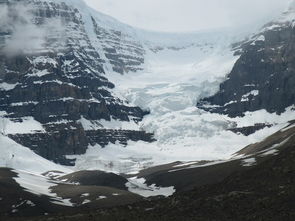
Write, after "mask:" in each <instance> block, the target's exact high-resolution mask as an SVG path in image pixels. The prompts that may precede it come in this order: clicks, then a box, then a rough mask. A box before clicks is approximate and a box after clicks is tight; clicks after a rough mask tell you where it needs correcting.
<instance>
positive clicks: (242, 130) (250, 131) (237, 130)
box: [228, 123, 272, 136]
mask: <svg viewBox="0 0 295 221" xmlns="http://www.w3.org/2000/svg"><path fill="white" fill-rule="evenodd" d="M271 126H272V125H271V124H262V123H260V124H259V123H258V124H255V125H254V126H248V127H236V128H230V129H228V130H229V131H232V132H234V133H237V134H243V135H245V136H249V135H251V134H254V133H255V132H256V131H258V130H262V129H264V128H266V127H271Z"/></svg>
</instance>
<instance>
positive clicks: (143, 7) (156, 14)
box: [85, 0, 290, 32]
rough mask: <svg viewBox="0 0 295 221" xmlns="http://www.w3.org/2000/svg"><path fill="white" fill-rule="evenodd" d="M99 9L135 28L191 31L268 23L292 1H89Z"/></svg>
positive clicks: (88, 1) (87, 0) (88, 0)
mask: <svg viewBox="0 0 295 221" xmlns="http://www.w3.org/2000/svg"><path fill="white" fill-rule="evenodd" d="M85 1H86V2H87V3H88V4H89V5H90V6H91V7H93V8H95V9H96V10H98V11H100V12H103V13H106V14H108V15H111V16H113V17H115V18H117V19H118V20H120V21H122V22H125V23H127V24H130V25H132V26H135V27H139V28H143V29H148V30H154V31H167V32H187V31H197V30H202V29H214V28H221V27H237V26H244V25H252V24H254V23H257V22H266V21H268V20H269V19H272V18H274V17H276V16H278V15H279V14H280V13H281V12H282V11H284V10H285V9H286V8H287V7H288V5H289V3H290V0H247V1H246V0H207V1H204V0H124V1H122V0H85Z"/></svg>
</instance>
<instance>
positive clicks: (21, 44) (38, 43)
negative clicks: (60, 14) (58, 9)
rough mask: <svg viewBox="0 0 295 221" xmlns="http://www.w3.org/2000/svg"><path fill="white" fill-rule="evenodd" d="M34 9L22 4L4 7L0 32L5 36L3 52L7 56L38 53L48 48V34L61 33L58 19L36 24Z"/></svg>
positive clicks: (2, 8)
mask: <svg viewBox="0 0 295 221" xmlns="http://www.w3.org/2000/svg"><path fill="white" fill-rule="evenodd" d="M33 10H34V9H33V8H31V7H29V6H27V5H23V4H20V3H17V4H14V5H9V6H7V5H4V6H1V9H0V32H1V33H2V36H5V37H4V39H3V41H2V42H4V45H2V48H1V52H2V53H3V54H5V55H7V56H14V55H17V54H20V53H36V52H38V51H40V50H42V49H44V48H45V47H46V41H47V39H46V38H47V36H48V32H53V31H56V32H57V31H61V30H63V29H64V28H63V26H62V23H61V20H60V19H58V18H54V19H47V20H46V21H45V22H44V23H43V24H39V25H37V24H36V18H35V16H34V15H33Z"/></svg>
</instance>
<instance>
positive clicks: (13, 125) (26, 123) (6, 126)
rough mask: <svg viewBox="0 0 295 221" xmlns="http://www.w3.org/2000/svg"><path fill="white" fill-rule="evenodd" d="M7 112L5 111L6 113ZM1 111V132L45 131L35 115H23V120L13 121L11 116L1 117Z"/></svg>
mask: <svg viewBox="0 0 295 221" xmlns="http://www.w3.org/2000/svg"><path fill="white" fill-rule="evenodd" d="M4 114H5V113H3V115H4ZM1 115H2V114H1V113H0V132H1V133H3V134H30V133H36V132H45V129H44V128H43V126H42V125H41V123H39V122H38V121H36V120H35V119H34V118H33V117H23V118H21V120H22V122H18V121H13V120H11V119H9V118H4V117H3V115H2V117H1Z"/></svg>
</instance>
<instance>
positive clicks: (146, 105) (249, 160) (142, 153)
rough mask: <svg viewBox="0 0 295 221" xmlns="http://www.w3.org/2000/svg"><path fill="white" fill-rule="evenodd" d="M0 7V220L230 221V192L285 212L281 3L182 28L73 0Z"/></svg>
mask: <svg viewBox="0 0 295 221" xmlns="http://www.w3.org/2000/svg"><path fill="white" fill-rule="evenodd" d="M0 6H1V7H0V52H1V53H0V132H1V133H0V153H1V156H0V165H1V166H2V167H3V168H0V174H1V176H0V189H1V191H0V207H1V212H0V214H1V215H0V219H1V218H2V217H4V218H3V219H5V220H7V217H12V218H13V219H14V218H16V219H17V218H18V217H30V216H44V215H53V217H50V218H48V219H52V220H55V219H57V220H58V219H60V216H62V219H63V218H64V219H65V220H66V219H68V220H75V219H81V217H83V220H87V219H89V220H95V219H102V220H103V219H106V220H108V219H111V220H112V219H114V217H120V219H124V218H126V219H127V220H129V219H131V220H132V219H133V220H138V219H137V218H138V217H140V219H143V220H144V219H146V220H157V219H158V220H161V219H162V218H163V220H165V219H166V220H169V219H172V218H171V216H173V217H175V219H177V220H179V219H181V218H183V217H185V218H187V220H190V219H193V218H194V217H188V216H189V214H191V213H190V212H192V213H194V214H197V215H198V214H201V215H198V219H199V220H202V217H203V220H210V218H212V217H211V215H212V214H220V217H221V220H222V219H224V220H226V219H227V218H228V220H230V219H234V218H235V219H234V220H236V219H237V217H238V216H244V215H245V214H246V215H247V214H251V210H252V209H253V208H252V207H251V208H250V207H248V206H249V205H250V203H244V202H243V200H242V199H246V200H247V202H250V201H255V202H257V203H256V207H255V208H257V209H255V210H254V215H253V216H255V217H257V216H259V214H260V212H261V211H260V210H263V209H264V208H265V207H271V208H275V209H274V211H273V212H269V210H263V211H262V212H261V214H263V215H265V216H266V217H272V218H273V219H274V218H277V217H279V215H277V216H275V215H274V213H275V212H277V213H278V214H279V211H282V212H283V214H282V216H281V217H284V218H285V217H288V216H290V217H291V216H292V209H291V208H290V205H289V203H286V202H287V199H288V198H292V196H293V188H292V187H291V186H290V185H289V184H290V183H292V179H293V167H292V156H293V152H292V147H293V135H294V119H295V112H294V89H293V87H292V86H293V83H294V82H293V80H294V77H293V66H294V64H293V63H294V61H293V55H292V54H293V26H294V25H293V23H294V22H293V20H294V15H295V12H294V7H293V5H291V7H290V8H289V10H287V11H286V12H285V13H283V14H282V16H281V17H280V18H274V19H273V20H272V22H270V23H268V24H266V25H264V26H263V27H262V28H260V29H257V28H256V25H258V24H256V25H253V26H252V25H251V26H250V27H247V28H246V27H242V28H236V29H219V30H209V31H200V32H195V33H155V32H149V31H144V30H140V29H136V28H133V27H130V26H128V25H126V24H123V23H121V22H119V21H117V20H115V19H113V18H111V17H109V16H106V15H104V14H101V13H99V12H97V11H95V10H93V9H91V8H89V7H88V6H87V5H86V4H85V3H84V2H83V1H81V0H73V1H70V0H56V1H53V0H5V1H4V0H2V1H0ZM249 36H250V37H249ZM245 39H246V40H245ZM289 175H290V176H289ZM266 187H267V188H266ZM281 187H282V188H281ZM264 188H265V189H264ZM284 188H285V189H284ZM281 189H284V190H282V191H281ZM278 192H279V193H280V194H281V195H276V194H274V193H278ZM285 193H286V194H285ZM171 195H172V196H171ZM169 196H170V197H169ZM165 197H168V198H165ZM163 198H164V199H163ZM259 202H261V203H259ZM278 202H282V203H278ZM134 203H136V204H134ZM235 205H237V206H236V207H235ZM280 205H284V208H282V207H281V206H280ZM110 207H111V209H108V208H110ZM169 208H171V209H169ZM198 208H204V209H198ZM98 209H99V210H98ZM96 210H98V212H97V211H96ZM130 210H131V211H133V212H132V213H130ZM94 211H96V212H94ZM208 211H212V213H209V212H208ZM233 211H234V213H233ZM243 211H245V212H243ZM222 212H224V213H222ZM85 213H87V215H84V214H85ZM97 213H98V214H97ZM54 214H60V215H58V217H57V218H56V217H54ZM68 214H75V215H74V216H70V217H68ZM76 214H79V215H77V217H78V218H77V217H76ZM169 214H170V215H169ZM113 215H114V216H113ZM293 215H294V214H293ZM1 216H2V217H1ZM64 216H66V217H64ZM110 216H112V217H110ZM233 217H234V218H233ZM248 217H249V219H250V218H251V219H253V217H252V216H250V215H249V216H247V218H248ZM255 217H254V218H255ZM43 218H44V217H38V218H36V219H37V220H42V219H43ZM28 219H31V218H28ZM32 219H33V220H34V218H32ZM44 219H45V220H46V219H47V217H46V218H44ZM196 219H197V218H196ZM172 220H173V219H172Z"/></svg>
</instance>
